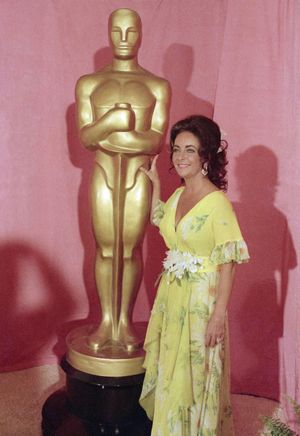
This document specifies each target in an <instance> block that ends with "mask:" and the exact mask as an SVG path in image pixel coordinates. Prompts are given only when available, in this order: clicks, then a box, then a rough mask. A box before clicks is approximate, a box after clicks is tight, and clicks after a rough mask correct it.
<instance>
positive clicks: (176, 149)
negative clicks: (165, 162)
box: [172, 131, 202, 179]
mask: <svg viewBox="0 0 300 436" xmlns="http://www.w3.org/2000/svg"><path fill="white" fill-rule="evenodd" d="M199 148H200V142H199V140H198V138H197V137H196V136H195V135H193V133H191V132H188V131H186V132H181V133H179V134H178V135H177V136H176V138H175V141H174V145H173V149H172V151H173V156H172V162H173V165H174V167H175V169H176V171H177V173H178V175H179V176H180V177H181V178H183V179H187V178H190V177H194V176H195V175H198V174H199V173H200V174H201V170H202V165H201V159H200V156H199Z"/></svg>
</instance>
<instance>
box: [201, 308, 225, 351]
mask: <svg viewBox="0 0 300 436" xmlns="http://www.w3.org/2000/svg"><path fill="white" fill-rule="evenodd" d="M224 335H225V315H219V314H217V313H213V314H212V317H211V318H210V320H209V322H208V324H207V328H206V333H205V345H206V346H207V347H214V346H215V345H216V344H218V343H220V342H222V341H224Z"/></svg>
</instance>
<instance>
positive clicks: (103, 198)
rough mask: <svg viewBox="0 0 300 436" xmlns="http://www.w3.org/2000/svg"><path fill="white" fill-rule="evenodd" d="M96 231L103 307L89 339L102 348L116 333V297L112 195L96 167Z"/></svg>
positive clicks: (93, 196)
mask: <svg viewBox="0 0 300 436" xmlns="http://www.w3.org/2000/svg"><path fill="white" fill-rule="evenodd" d="M91 203H92V215H93V230H94V235H95V240H96V246H97V251H96V262H95V278H96V286H97V291H98V296H99V300H100V304H101V312H102V319H101V323H100V325H99V327H98V328H97V330H96V331H95V332H93V333H92V334H91V335H90V337H89V345H90V346H92V347H93V348H94V349H99V348H101V347H102V346H103V345H105V344H110V343H111V342H112V339H113V336H114V332H115V331H117V319H115V318H114V298H113V248H114V226H113V193H112V190H111V189H110V188H109V187H108V186H107V183H106V178H105V173H104V171H103V169H102V168H101V167H100V166H99V165H97V164H96V165H95V168H94V171H93V176H92V183H91Z"/></svg>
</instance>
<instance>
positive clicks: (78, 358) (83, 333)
mask: <svg viewBox="0 0 300 436" xmlns="http://www.w3.org/2000/svg"><path fill="white" fill-rule="evenodd" d="M94 329H95V326H92V325H87V326H83V327H79V328H77V329H75V330H73V331H71V332H70V333H69V334H68V336H67V347H68V351H67V356H66V357H67V361H68V362H69V364H70V365H72V367H73V368H75V369H78V370H79V371H82V372H85V373H88V374H93V375H98V376H102V377H125V376H131V375H137V374H142V373H143V372H144V371H145V370H144V368H143V367H142V365H143V362H144V357H145V352H144V350H142V349H139V350H133V351H131V352H130V351H126V350H124V349H123V347H118V346H116V345H107V346H106V347H102V350H101V351H100V350H97V351H93V350H92V349H91V347H90V346H89V345H88V337H89V336H90V334H91V332H92V331H93V330H94Z"/></svg>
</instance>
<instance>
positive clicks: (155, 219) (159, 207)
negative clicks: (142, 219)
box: [152, 200, 165, 227]
mask: <svg viewBox="0 0 300 436" xmlns="http://www.w3.org/2000/svg"><path fill="white" fill-rule="evenodd" d="M164 214H165V203H164V202H163V201H161V200H158V201H157V203H156V206H155V207H154V210H153V215H152V223H153V224H154V225H155V226H157V227H158V226H159V224H160V221H161V219H162V218H163V216H164Z"/></svg>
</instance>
